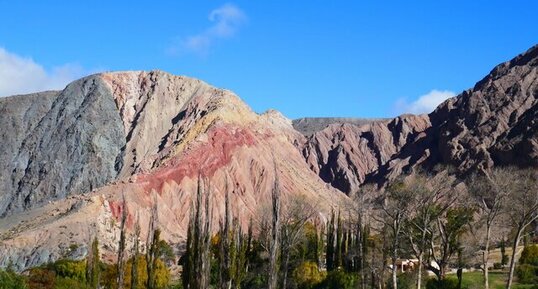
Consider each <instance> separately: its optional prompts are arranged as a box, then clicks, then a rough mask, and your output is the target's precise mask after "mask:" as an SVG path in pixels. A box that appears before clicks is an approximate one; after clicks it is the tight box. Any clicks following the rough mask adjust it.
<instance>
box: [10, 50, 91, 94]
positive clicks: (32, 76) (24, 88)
mask: <svg viewBox="0 0 538 289" xmlns="http://www.w3.org/2000/svg"><path fill="white" fill-rule="evenodd" d="M85 73H86V71H85V70H84V69H82V67H80V65H77V64H65V65H62V66H57V67H53V68H52V69H49V70H47V69H45V68H44V67H43V66H42V65H40V64H38V63H36V62H35V61H34V60H33V59H32V58H28V57H22V56H19V55H17V54H14V53H11V52H9V51H7V50H5V49H4V48H1V47H0V97H2V96H10V95H15V94H24V93H31V92H38V91H44V90H54V89H62V88H64V87H65V85H66V84H68V83H69V82H71V81H73V80H75V79H77V78H79V77H81V76H83V75H84V74H85Z"/></svg>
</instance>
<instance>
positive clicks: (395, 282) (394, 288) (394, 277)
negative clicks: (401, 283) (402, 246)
mask: <svg viewBox="0 0 538 289" xmlns="http://www.w3.org/2000/svg"><path fill="white" fill-rule="evenodd" d="M394 251H396V250H394ZM394 255H396V253H394ZM392 289H398V269H397V268H396V258H395V256H393V257H392Z"/></svg>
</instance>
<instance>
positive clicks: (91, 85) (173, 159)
mask: <svg viewBox="0 0 538 289" xmlns="http://www.w3.org/2000/svg"><path fill="white" fill-rule="evenodd" d="M0 111H1V112H2V118H3V119H2V124H9V125H2V130H1V134H2V136H3V139H4V140H5V141H4V142H3V143H4V147H5V148H6V149H2V151H1V157H0V160H2V163H1V166H0V168H1V169H2V176H3V178H2V180H1V181H2V183H1V184H0V186H1V188H2V191H1V192H2V193H1V196H0V212H1V213H2V214H3V216H4V218H3V219H1V220H0V232H1V233H2V235H1V237H0V238H1V240H2V241H1V243H0V252H1V254H0V265H3V266H5V265H7V264H8V263H9V262H12V263H13V264H14V265H15V266H16V267H17V268H19V269H22V268H27V267H28V266H33V265H36V264H42V263H45V262H48V261H52V260H55V259H58V258H61V257H64V256H71V255H73V254H74V255H75V256H81V255H84V254H85V250H86V249H87V244H88V242H89V240H90V239H91V238H92V236H94V235H97V236H99V238H100V241H101V243H102V246H103V252H105V254H109V257H112V255H113V252H114V251H115V250H114V246H115V245H116V244H117V238H118V237H119V236H118V235H117V230H116V228H117V226H118V224H119V217H120V215H121V211H122V210H123V209H125V208H123V206H122V201H121V200H122V195H124V196H125V199H126V202H127V209H128V212H129V216H128V229H131V228H132V226H133V222H134V220H135V219H136V218H137V217H138V216H139V217H140V220H141V222H142V224H143V225H142V226H143V228H145V227H147V226H145V225H144V224H147V222H148V220H149V212H150V208H151V207H152V206H153V205H154V204H155V202H156V203H157V206H158V208H159V209H158V215H159V226H160V228H161V229H162V231H163V237H164V238H165V239H166V240H168V241H170V242H172V243H181V242H182V241H183V240H184V238H185V236H186V235H185V232H186V227H187V221H188V216H189V210H190V204H191V201H192V197H193V193H194V192H196V185H197V180H198V175H201V176H202V177H203V178H204V179H207V180H209V181H210V182H211V194H212V195H211V199H212V203H213V210H214V223H215V224H218V220H219V217H220V215H221V214H222V212H223V210H224V189H225V187H226V185H228V186H229V188H230V190H231V191H232V193H231V203H232V207H233V209H234V212H235V215H237V216H239V217H240V218H241V219H242V220H243V222H245V223H246V222H248V221H249V219H250V218H252V217H255V216H257V215H258V212H260V211H261V210H263V209H264V207H266V206H267V204H270V192H271V188H272V186H273V183H274V179H275V174H274V173H275V166H276V172H277V173H278V175H279V180H280V189H281V191H282V199H283V203H284V206H285V204H286V203H287V202H288V201H289V200H291V199H301V200H304V201H305V202H308V203H310V204H311V205H312V206H314V207H315V208H316V209H317V210H318V211H319V213H320V217H323V216H325V215H327V214H328V213H329V212H330V210H331V208H335V207H337V206H339V205H341V204H343V203H345V202H346V200H347V197H346V196H345V195H344V194H343V193H341V192H339V191H337V190H336V189H334V188H332V187H330V186H327V185H326V184H325V183H324V182H323V181H322V180H320V179H319V178H318V177H317V175H316V174H315V173H314V172H312V171H311V170H310V169H309V168H308V166H307V165H306V163H305V162H304V160H303V158H302V156H301V154H300V152H299V151H298V150H297V149H296V147H295V146H294V143H300V142H304V137H303V135H301V134H300V133H299V132H297V131H295V130H294V129H293V127H292V124H291V121H290V120H288V119H286V118H285V117H283V116H282V115H281V114H280V113H278V112H276V111H268V112H266V113H264V114H261V115H258V114H256V113H254V112H253V111H252V110H251V109H250V108H249V107H248V106H247V105H246V104H245V103H244V102H242V101H241V100H240V99H239V98H238V97H237V96H236V95H234V94H233V93H232V92H230V91H227V90H222V89H216V88H214V87H211V86H210V85H208V84H206V83H204V82H202V81H200V80H196V79H191V78H187V77H182V76H174V75H171V74H168V73H164V72H161V71H152V72H118V73H103V74H96V75H92V76H88V77H86V78H83V79H80V80H78V81H75V82H73V83H71V84H69V85H68V86H67V87H66V88H65V89H64V90H63V91H61V92H50V93H44V94H38V95H27V96H15V97H9V98H5V99H0ZM13 127H15V128H16V129H15V130H13V129H12V128H13ZM215 227H216V225H215ZM145 233H146V232H145V230H143V232H142V235H143V236H144V234H145ZM143 239H144V238H143ZM74 247H76V248H78V250H77V251H75V252H71V249H70V248H74Z"/></svg>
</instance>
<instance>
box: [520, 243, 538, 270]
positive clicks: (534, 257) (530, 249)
mask: <svg viewBox="0 0 538 289" xmlns="http://www.w3.org/2000/svg"><path fill="white" fill-rule="evenodd" d="M519 264H528V265H533V266H538V245H531V246H526V247H525V248H523V252H521V258H519Z"/></svg>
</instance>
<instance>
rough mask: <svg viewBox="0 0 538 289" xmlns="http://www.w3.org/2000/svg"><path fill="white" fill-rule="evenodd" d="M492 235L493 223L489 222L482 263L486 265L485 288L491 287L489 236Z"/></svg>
mask: <svg viewBox="0 0 538 289" xmlns="http://www.w3.org/2000/svg"><path fill="white" fill-rule="evenodd" d="M490 235H491V224H489V222H488V224H487V228H486V244H485V248H484V254H482V264H483V266H484V289H489V269H488V262H489V238H490Z"/></svg>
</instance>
